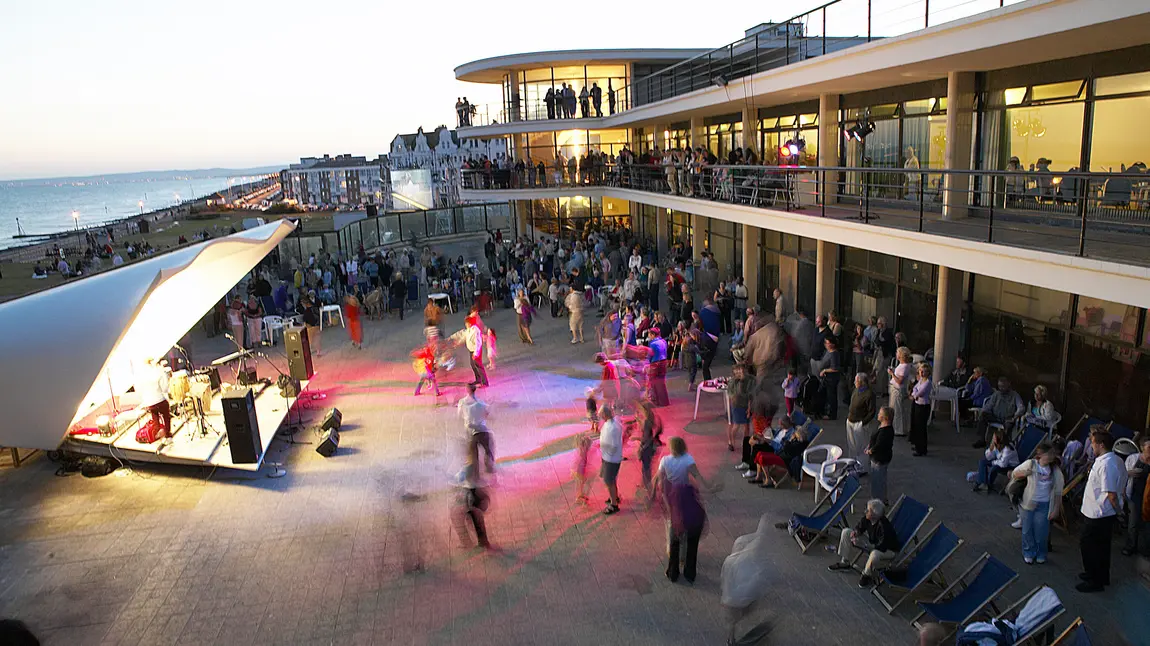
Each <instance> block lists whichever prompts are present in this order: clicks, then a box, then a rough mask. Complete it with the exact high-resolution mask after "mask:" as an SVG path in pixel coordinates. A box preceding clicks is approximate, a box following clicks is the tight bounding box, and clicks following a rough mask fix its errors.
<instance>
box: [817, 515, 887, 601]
mask: <svg viewBox="0 0 1150 646" xmlns="http://www.w3.org/2000/svg"><path fill="white" fill-rule="evenodd" d="M852 548H853V549H852ZM854 550H860V551H862V552H866V553H868V556H867V561H866V565H865V566H864V567H863V573H862V577H860V578H859V587H860V588H869V587H870V586H871V585H872V584H874V575H875V570H876V569H878V568H879V567H881V566H883V565H886V564H888V563H890V562H891V561H893V560H894V558H895V557H896V556H898V550H899V546H898V535H897V534H896V533H895V531H894V525H892V524H891V522H890V519H889V518H887V517H886V505H884V504H883V502H882V501H881V500H879V499H878V498H875V499H874V500H871V501H869V502H867V504H866V516H864V517H862V518H861V519H859V522H858V524H857V525H855V527H854V529H850V528H849V527H848V528H846V529H843V531H842V533H841V534H839V549H838V554H839V560H838V562H837V563H831V564H830V565H828V566H827V569H828V570H830V571H831V572H846V571H848V570H851V569H852V565H851V561H852V560H853V557H854Z"/></svg>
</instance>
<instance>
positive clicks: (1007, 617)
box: [995, 585, 1066, 646]
mask: <svg viewBox="0 0 1150 646" xmlns="http://www.w3.org/2000/svg"><path fill="white" fill-rule="evenodd" d="M1045 590H1048V591H1049V592H1044V595H1054V590H1052V589H1051V588H1050V587H1049V586H1041V585H1040V586H1038V587H1036V588H1034V589H1033V590H1031V591H1030V592H1027V593H1026V594H1025V595H1023V597H1022V598H1021V599H1019V600H1018V601H1016V602H1014V603H1013V604H1011V606H1010V607H1009V608H1007V609H1006V610H1003V611H1002V612H1001V613H999V615H998V616H997V617H995V619H996V620H998V621H1009V622H1010V623H1011V624H1012V625H1013V626H1014V629H1015V631H1016V632H1015V633H1014V641H1013V642H1012V643H1013V644H1014V646H1021V645H1022V644H1025V643H1026V642H1028V641H1030V640H1032V639H1039V638H1040V637H1041V636H1042V635H1043V634H1045V633H1047V632H1049V633H1050V635H1047V636H1046V638H1045V640H1043V642H1042V643H1047V642H1048V641H1049V639H1050V637H1053V636H1054V620H1056V619H1058V618H1059V617H1061V616H1062V615H1063V614H1065V612H1066V607H1065V606H1063V605H1062V602H1061V600H1059V602H1058V605H1057V606H1054V607H1051V608H1048V609H1045V610H1042V611H1039V612H1035V611H1034V609H1033V608H1032V609H1031V610H1029V611H1028V610H1027V609H1026V606H1027V604H1029V603H1030V600H1031V599H1034V595H1036V594H1038V593H1039V592H1043V591H1045ZM1054 599H1055V600H1057V599H1058V596H1057V595H1054Z"/></svg>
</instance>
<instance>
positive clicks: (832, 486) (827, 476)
mask: <svg viewBox="0 0 1150 646" xmlns="http://www.w3.org/2000/svg"><path fill="white" fill-rule="evenodd" d="M852 464H858V460H856V459H854V458H839V459H837V460H827V461H826V462H823V464H822V466H820V467H819V475H818V478H817V479H816V480H815V482H816V483H817V485H818V486H816V487H815V497H816V499H817V498H818V491H819V487H822V489H823V491H825V492H827V493H828V494H832V493H834V491H835V490H836V489H837V488H838V484H839V478H838V477H837V476H835V475H834V473H835V471H837V470H838V469H839V468H843V469H845V468H847V467H850V466H851V465H852ZM831 501H832V502H833V501H834V497H833V496H832V497H831Z"/></svg>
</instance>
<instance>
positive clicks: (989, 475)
mask: <svg viewBox="0 0 1150 646" xmlns="http://www.w3.org/2000/svg"><path fill="white" fill-rule="evenodd" d="M1009 470H1010V469H1002V468H999V467H996V466H994V463H993V462H991V461H990V460H987V459H986V458H982V459H980V460H979V461H978V484H983V485H986V488H987V489H988V490H989V489H992V488H993V487H994V481H995V480H996V479H997V478H998V474H1000V473H1006V472H1007V471H1009Z"/></svg>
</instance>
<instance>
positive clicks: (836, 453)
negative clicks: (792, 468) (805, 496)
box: [799, 444, 843, 502]
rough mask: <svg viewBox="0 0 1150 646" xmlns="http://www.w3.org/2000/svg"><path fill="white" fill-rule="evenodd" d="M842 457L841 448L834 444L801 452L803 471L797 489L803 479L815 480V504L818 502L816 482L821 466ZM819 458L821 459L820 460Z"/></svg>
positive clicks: (801, 484) (820, 445)
mask: <svg viewBox="0 0 1150 646" xmlns="http://www.w3.org/2000/svg"><path fill="white" fill-rule="evenodd" d="M841 457H843V450H842V447H839V446H835V445H834V444H816V445H815V446H812V447H809V448H807V450H805V451H803V470H802V472H801V473H800V474H799V487H802V486H803V477H804V476H810V477H812V478H814V479H815V486H814V490H815V502H818V501H819V485H818V480H819V477H820V476H821V475H822V472H823V465H824V464H826V463H827V462H832V461H834V460H838V459H839V458H841ZM820 458H821V459H820Z"/></svg>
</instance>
